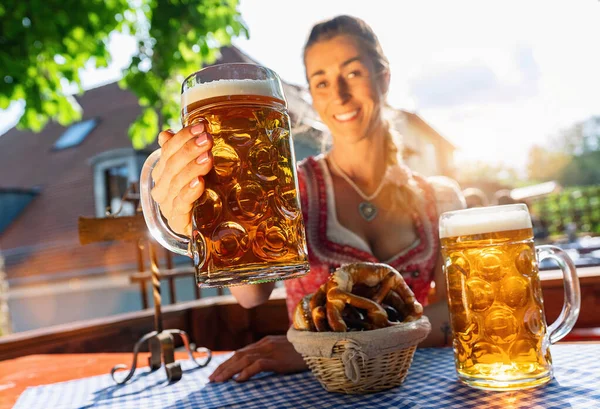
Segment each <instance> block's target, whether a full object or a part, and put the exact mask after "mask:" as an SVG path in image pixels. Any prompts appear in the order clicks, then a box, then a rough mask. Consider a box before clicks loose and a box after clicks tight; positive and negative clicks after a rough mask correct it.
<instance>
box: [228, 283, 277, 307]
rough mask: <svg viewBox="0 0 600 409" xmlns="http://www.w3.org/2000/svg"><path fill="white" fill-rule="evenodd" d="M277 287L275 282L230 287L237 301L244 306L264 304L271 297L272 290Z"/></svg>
mask: <svg viewBox="0 0 600 409" xmlns="http://www.w3.org/2000/svg"><path fill="white" fill-rule="evenodd" d="M273 288H275V283H274V282H270V283H264V284H250V285H238V286H234V287H229V291H231V294H233V296H234V297H235V299H236V300H237V302H238V303H239V304H240V305H241V306H242V307H244V308H253V307H256V306H257V305H260V304H264V303H266V302H267V300H268V299H269V296H270V295H271V292H272V291H273Z"/></svg>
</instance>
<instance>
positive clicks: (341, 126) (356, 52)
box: [305, 35, 388, 142]
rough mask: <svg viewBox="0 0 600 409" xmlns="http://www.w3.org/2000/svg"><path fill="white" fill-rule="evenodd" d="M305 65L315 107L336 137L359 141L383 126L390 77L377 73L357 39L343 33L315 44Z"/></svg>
mask: <svg viewBox="0 0 600 409" xmlns="http://www.w3.org/2000/svg"><path fill="white" fill-rule="evenodd" d="M305 64H306V74H307V77H308V84H309V87H310V92H311V95H312V98H313V106H314V108H315V110H316V111H317V113H318V114H319V116H320V117H321V120H322V121H323V122H324V123H325V125H327V127H328V128H329V130H330V131H331V133H332V134H333V135H334V136H335V137H336V138H343V139H344V140H345V141H348V142H357V141H359V140H362V139H364V138H368V137H369V136H370V135H371V134H372V133H373V131H374V130H376V129H378V127H380V126H381V124H382V119H381V107H382V105H383V101H384V93H385V90H387V79H388V76H387V74H383V75H382V74H379V75H377V74H375V66H374V63H373V61H372V60H371V59H370V58H369V57H368V56H367V54H366V53H365V52H363V51H362V50H361V48H360V46H359V44H358V42H357V40H356V39H355V38H353V37H351V36H347V35H340V36H336V37H334V38H332V39H330V40H324V41H319V42H317V43H315V44H313V45H311V46H310V47H309V48H308V49H307V50H306V53H305Z"/></svg>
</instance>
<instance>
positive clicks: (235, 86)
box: [181, 79, 282, 107]
mask: <svg viewBox="0 0 600 409" xmlns="http://www.w3.org/2000/svg"><path fill="white" fill-rule="evenodd" d="M281 94H282V92H281V89H279V88H278V86H277V81H273V80H250V79H243V80H218V81H211V82H206V83H204V84H198V85H196V86H194V87H193V88H190V89H188V90H187V91H185V92H184V93H183V94H181V106H182V107H185V106H188V105H189V104H193V103H194V102H197V101H202V100H204V99H208V98H215V97H220V96H223V95H259V96H264V97H274V98H277V99H281V98H282V97H281Z"/></svg>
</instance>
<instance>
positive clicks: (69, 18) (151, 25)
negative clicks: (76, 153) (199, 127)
mask: <svg viewBox="0 0 600 409" xmlns="http://www.w3.org/2000/svg"><path fill="white" fill-rule="evenodd" d="M237 6H238V2H237V0H196V1H192V0H84V1H81V0H77V1H76V0H45V1H44V0H29V1H19V0H4V1H3V2H2V3H1V4H0V109H6V108H7V107H8V106H9V105H10V103H11V102H12V101H18V100H24V101H25V112H24V114H23V116H22V117H21V119H20V120H19V123H18V125H17V126H18V127H19V128H20V129H31V130H33V131H36V132H38V131H40V130H42V129H43V128H44V126H45V125H46V123H48V121H50V120H52V121H57V122H58V123H60V124H61V125H65V126H66V125H68V124H70V123H72V122H73V121H76V120H78V119H80V118H81V109H80V107H79V106H78V105H77V102H76V101H75V99H74V98H73V97H72V96H71V95H68V94H66V93H65V92H64V89H65V88H66V87H67V86H69V85H76V86H77V87H78V89H79V91H80V92H83V89H82V85H81V78H80V70H81V69H82V68H84V66H85V65H86V64H87V63H88V62H89V61H91V62H92V63H93V64H94V65H95V66H96V67H106V66H108V64H109V63H110V61H111V56H110V53H109V52H108V50H107V44H108V39H109V35H110V33H111V32H120V33H124V34H130V35H132V36H134V37H135V39H136V41H137V44H138V51H137V53H136V54H135V55H134V57H133V58H132V61H131V64H130V65H129V66H128V67H126V68H125V70H124V72H123V78H122V80H121V81H120V85H121V86H122V87H124V88H127V89H130V90H131V91H133V92H134V93H135V95H137V97H138V98H139V102H140V104H141V105H142V106H143V111H142V114H141V115H140V116H139V117H138V118H137V120H136V121H135V122H134V123H133V124H132V125H131V127H130V129H129V136H130V138H131V140H132V144H133V146H134V147H135V148H137V149H140V148H143V147H144V146H146V145H148V144H150V143H152V142H153V141H154V140H155V138H156V136H157V134H158V131H159V127H160V126H161V125H162V123H175V122H177V121H178V116H179V101H178V96H179V86H180V83H181V81H182V80H183V79H184V78H185V76H186V75H188V74H190V73H192V72H194V71H196V70H198V69H199V68H200V67H202V65H204V64H206V63H212V62H214V61H215V59H216V57H217V52H218V49H219V48H220V47H221V46H223V45H228V44H230V42H231V38H232V37H235V36H239V35H246V36H247V35H248V32H247V28H246V26H245V25H244V23H243V21H242V19H241V16H240V14H239V12H238V10H237Z"/></svg>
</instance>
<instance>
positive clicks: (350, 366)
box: [342, 339, 368, 383]
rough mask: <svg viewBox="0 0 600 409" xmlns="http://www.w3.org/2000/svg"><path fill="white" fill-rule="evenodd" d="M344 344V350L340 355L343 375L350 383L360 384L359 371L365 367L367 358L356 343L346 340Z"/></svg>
mask: <svg viewBox="0 0 600 409" xmlns="http://www.w3.org/2000/svg"><path fill="white" fill-rule="evenodd" d="M345 342H346V345H345V346H344V347H345V350H344V353H343V354H342V363H343V364H344V373H345V374H346V378H348V379H349V380H350V381H351V382H352V383H358V382H360V369H361V368H362V367H364V366H365V360H366V359H368V356H367V354H365V353H364V352H363V350H362V348H361V346H360V344H359V343H358V342H356V341H354V340H351V339H347V340H345ZM359 361H360V363H359Z"/></svg>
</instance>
